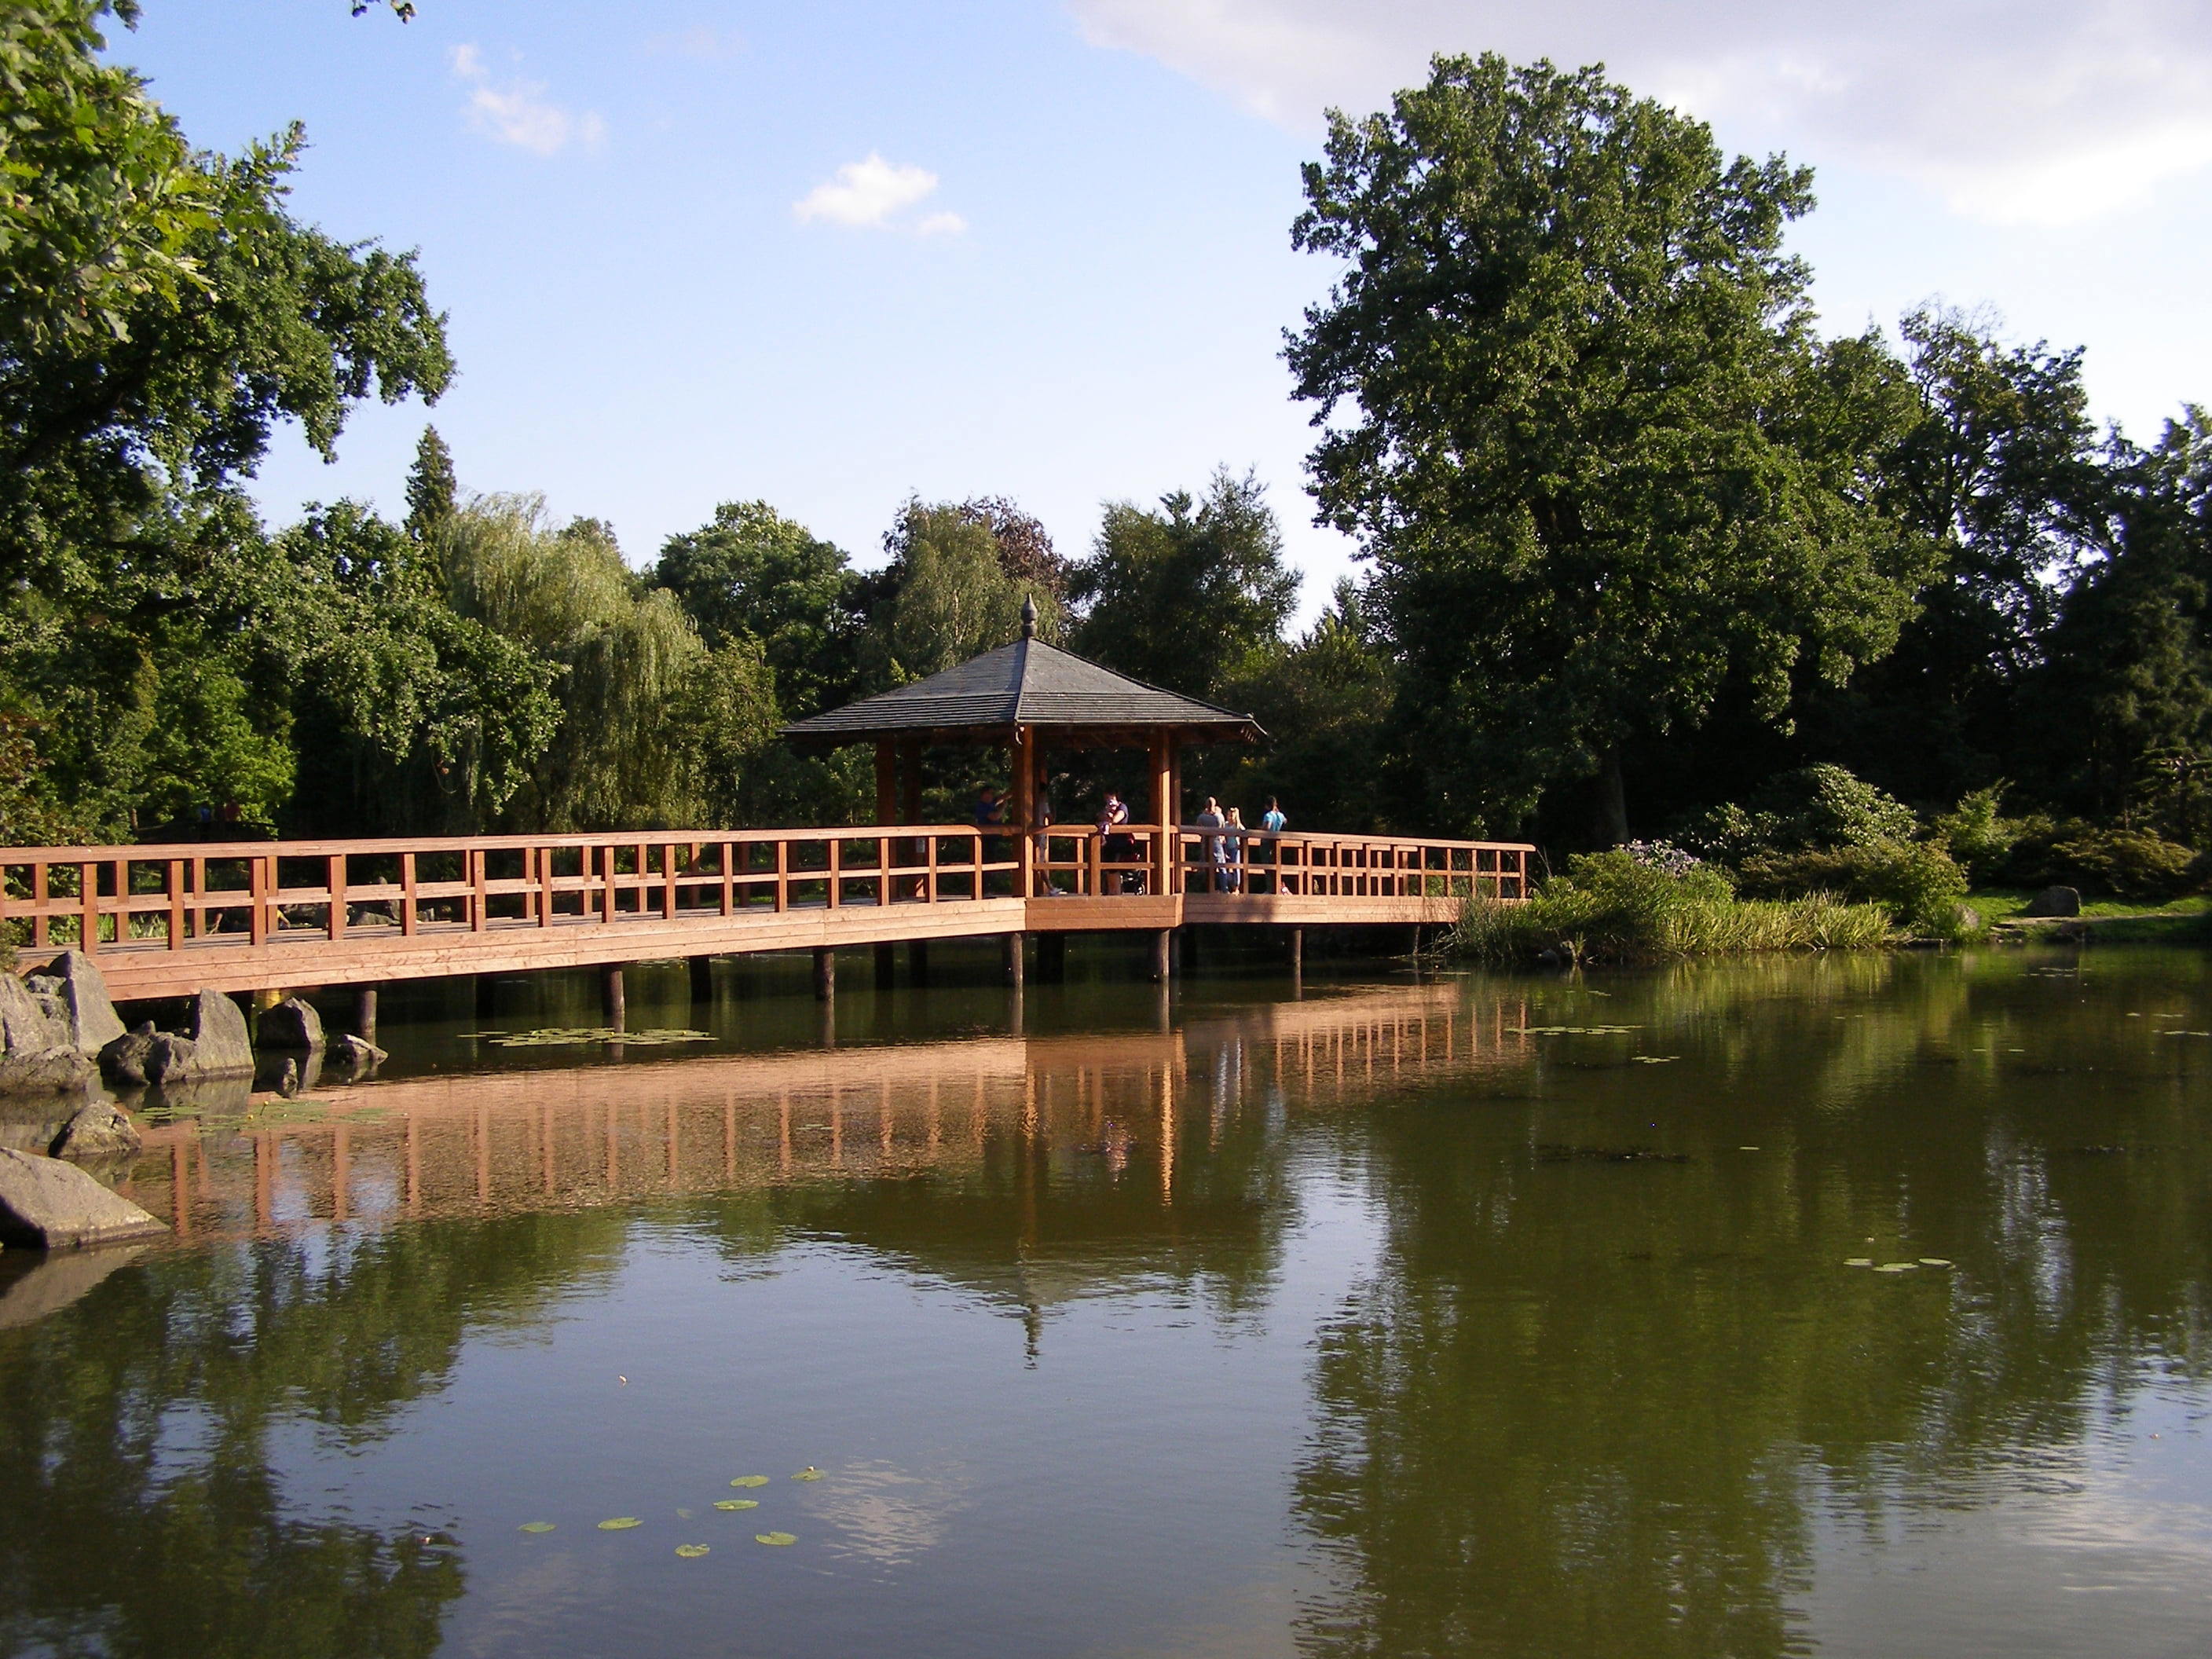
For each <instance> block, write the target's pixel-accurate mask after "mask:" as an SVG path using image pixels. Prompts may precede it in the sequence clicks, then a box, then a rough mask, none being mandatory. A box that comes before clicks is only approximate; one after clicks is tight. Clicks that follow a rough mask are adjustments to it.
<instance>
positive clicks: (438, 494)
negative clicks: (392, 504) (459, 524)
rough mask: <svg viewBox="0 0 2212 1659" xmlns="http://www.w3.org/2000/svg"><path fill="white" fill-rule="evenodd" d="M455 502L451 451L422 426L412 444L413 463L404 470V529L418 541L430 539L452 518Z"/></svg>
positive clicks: (434, 431)
mask: <svg viewBox="0 0 2212 1659" xmlns="http://www.w3.org/2000/svg"><path fill="white" fill-rule="evenodd" d="M458 505H459V485H458V484H457V483H455V481H454V478H453V451H452V450H450V449H448V448H447V447H446V441H445V440H444V439H443V438H441V437H440V436H439V435H438V428H436V427H435V426H426V427H424V428H422V438H421V439H420V440H419V441H417V442H416V446H415V465H413V466H412V467H410V468H409V469H408V472H407V533H408V534H409V535H410V536H411V537H413V538H415V539H416V541H418V542H434V541H435V540H436V539H437V538H439V537H440V536H441V535H442V534H443V533H444V532H445V530H446V527H447V526H448V525H450V524H451V523H452V522H453V512H454V509H455V507H457V506H458Z"/></svg>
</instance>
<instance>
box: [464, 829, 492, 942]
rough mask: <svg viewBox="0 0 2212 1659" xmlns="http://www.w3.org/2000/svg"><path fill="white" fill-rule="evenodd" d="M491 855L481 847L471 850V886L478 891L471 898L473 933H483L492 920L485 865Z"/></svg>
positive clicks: (471, 925)
mask: <svg viewBox="0 0 2212 1659" xmlns="http://www.w3.org/2000/svg"><path fill="white" fill-rule="evenodd" d="M488 859H489V854H487V853H486V852H485V850H484V849H483V848H481V847H471V848H469V858H468V866H469V884H470V885H471V887H473V888H475V889H476V891H475V892H473V893H471V895H470V896H469V910H470V918H469V920H470V927H471V931H472V932H475V933H482V932H483V930H484V928H485V927H486V925H487V924H488V923H489V921H490V920H491V915H490V912H491V905H490V895H489V894H488V893H486V892H485V891H484V865H485V863H486V861H487V860H488Z"/></svg>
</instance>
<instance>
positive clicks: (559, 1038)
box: [484, 1025, 714, 1048]
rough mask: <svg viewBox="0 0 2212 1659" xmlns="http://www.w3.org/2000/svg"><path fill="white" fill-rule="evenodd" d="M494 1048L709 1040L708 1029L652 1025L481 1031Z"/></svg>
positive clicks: (659, 1044)
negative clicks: (639, 1028) (631, 1028)
mask: <svg viewBox="0 0 2212 1659" xmlns="http://www.w3.org/2000/svg"><path fill="white" fill-rule="evenodd" d="M484 1035H485V1037H486V1039H487V1040H488V1041H489V1042H490V1043H491V1045H492V1046H493V1047H494V1048H588V1047H590V1046H592V1044H594V1043H602V1044H603V1043H611V1042H619V1043H622V1044H623V1046H625V1047H626V1048H666V1047H668V1046H670V1045H671V1044H673V1043H678V1042H713V1041H714V1033H713V1032H712V1031H693V1030H683V1029H679V1028H677V1027H672V1026H662V1025H655V1026H651V1027H648V1028H647V1029H646V1030H642V1031H617V1030H615V1029H614V1027H613V1026H611V1025H549V1026H545V1027H544V1028H542V1029H541V1030H534V1031H506V1032H501V1033H496V1034H494V1033H489V1032H487V1033H485V1034H484Z"/></svg>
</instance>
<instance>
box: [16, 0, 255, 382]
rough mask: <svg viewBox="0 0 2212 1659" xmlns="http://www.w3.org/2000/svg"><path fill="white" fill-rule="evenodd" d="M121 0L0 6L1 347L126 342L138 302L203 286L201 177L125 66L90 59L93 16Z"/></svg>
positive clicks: (96, 30)
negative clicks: (1, 114)
mask: <svg viewBox="0 0 2212 1659" xmlns="http://www.w3.org/2000/svg"><path fill="white" fill-rule="evenodd" d="M108 15H113V16H115V17H118V18H119V19H120V20H121V21H123V22H124V23H125V24H126V25H132V24H135V23H136V22H137V6H136V4H134V3H129V0H125V3H121V4H113V3H109V0H15V3H12V4H10V5H9V6H8V7H7V8H6V9H5V10H4V11H0V91H4V93H5V94H6V104H7V108H8V112H9V114H8V119H7V120H5V121H4V122H0V181H4V183H0V341H5V342H6V343H7V347H6V349H7V350H8V351H9V354H10V355H13V354H14V353H15V352H16V351H18V350H20V351H23V352H27V353H40V352H46V351H50V350H52V349H54V348H56V347H57V346H58V345H61V344H63V343H70V342H84V341H87V340H90V339H94V338H98V337H105V338H106V339H107V340H111V341H121V340H127V339H128V338H129V337H130V336H131V321H132V319H133V315H134V313H136V312H137V310H138V308H139V307H141V306H142V305H143V304H145V303H146V302H148V301H153V302H155V303H157V304H159V305H161V306H164V307H174V306H175V305H177V304H178V303H179V301H182V300H183V299H184V298H185V295H188V294H194V293H199V292H204V287H205V283H204V276H203V275H202V272H201V269H200V266H199V264H198V262H197V259H196V258H195V257H194V252H193V249H194V246H195V245H196V244H197V242H199V240H201V239H202V238H203V237H204V235H205V234H206V233H207V231H208V230H209V229H210V228H211V226H212V223H213V215H212V212H211V209H210V202H209V190H208V180H207V179H206V178H205V176H204V174H203V173H201V172H200V171H199V169H198V168H197V167H196V166H195V165H194V162H193V159H192V156H191V151H190V150H189V149H187V147H186V145H185V140H184V137H183V135H182V134H181V133H180V132H179V131H178V128H177V125H176V123H175V122H174V121H173V120H172V119H171V118H169V117H168V116H167V115H166V114H165V113H163V112H162V111H161V109H160V108H159V107H158V106H155V104H154V103H153V101H152V100H149V98H147V97H146V95H145V91H144V84H143V82H141V81H140V80H139V79H138V77H137V76H135V75H133V74H131V72H130V71H129V70H123V69H118V68H115V67H113V66H112V65H110V64H103V63H101V62H100V59H99V57H98V56H97V54H98V53H99V52H100V51H101V50H102V49H103V48H104V47H105V46H106V41H105V40H104V39H103V38H102V36H101V33H100V20H101V18H102V17H104V16H108Z"/></svg>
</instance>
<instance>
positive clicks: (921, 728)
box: [783, 599, 1267, 893]
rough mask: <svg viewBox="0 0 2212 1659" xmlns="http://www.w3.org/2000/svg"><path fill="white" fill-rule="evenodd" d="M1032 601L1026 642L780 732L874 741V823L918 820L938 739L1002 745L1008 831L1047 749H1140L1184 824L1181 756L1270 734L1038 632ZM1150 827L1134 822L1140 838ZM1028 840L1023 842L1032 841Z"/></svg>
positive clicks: (1027, 808) (1165, 881)
mask: <svg viewBox="0 0 2212 1659" xmlns="http://www.w3.org/2000/svg"><path fill="white" fill-rule="evenodd" d="M1036 620H1037V611H1036V601H1035V600H1034V599H1030V600H1029V601H1026V602H1025V603H1024V605H1023V606H1022V636H1021V638H1020V639H1018V640H1017V641H1014V642H1013V643H1012V645H1003V646H1000V647H999V648H998V649H997V650H995V651H987V652H985V653H983V654H982V655H981V656H980V657H977V658H975V659H973V660H971V661H969V662H964V663H962V664H961V665H959V666H957V668H948V669H946V670H945V671H944V672H943V673H941V674H933V675H931V676H930V677H929V678H927V679H925V680H917V681H915V683H914V684H912V685H902V686H900V687H899V688H898V689H897V690H895V691H886V692H884V693H882V694H881V695H880V696H873V697H864V698H862V699H861V700H860V702H854V703H848V704H846V705H845V707H843V708H832V709H829V710H828V711H827V712H826V713H823V714H817V715H815V716H813V717H812V718H811V719H810V720H797V721H794V722H793V723H792V724H791V725H789V726H785V727H784V728H783V735H784V736H785V737H787V738H791V739H792V740H793V741H794V742H797V743H800V744H810V745H813V746H817V747H825V748H826V747H840V746H842V745H844V744H852V743H864V742H866V741H868V740H870V739H873V740H874V742H875V745H876V819H877V822H878V823H885V824H895V823H918V822H920V820H921V751H922V750H923V749H924V748H925V747H927V746H928V745H930V744H982V745H988V746H992V747H1003V748H1005V750H1006V754H1007V773H1008V775H1009V777H1010V779H1011V780H1012V791H1011V793H1012V800H1011V802H1010V804H1009V811H1008V813H1007V826H1008V831H1009V833H1010V834H1019V833H1020V832H1021V831H1023V830H1024V829H1030V828H1033V827H1034V825H1035V819H1036V803H1037V797H1038V790H1039V787H1040V785H1041V783H1042V778H1043V764H1044V757H1045V755H1046V753H1047V752H1048V750H1069V749H1136V750H1143V751H1144V752H1145V753H1146V756H1147V757H1149V759H1150V763H1151V764H1150V767H1149V769H1148V775H1149V776H1150V778H1151V781H1152V799H1151V802H1150V803H1149V823H1150V824H1151V825H1152V826H1157V827H1158V828H1159V829H1162V830H1165V829H1171V828H1172V827H1173V826H1174V825H1176V823H1179V822H1180V821H1181V817H1182V812H1181V801H1182V750H1183V748H1184V746H1185V745H1187V744H1195V743H1252V742H1256V741H1258V740H1259V739H1260V738H1263V737H1265V736H1266V735H1267V734H1266V733H1265V732H1262V731H1261V728H1260V723H1259V722H1258V721H1257V720H1254V719H1253V718H1252V716H1250V715H1249V714H1238V713H1237V712H1236V711H1235V710H1234V709H1229V708H1222V707H1221V706H1219V705H1218V704H1217V703H1211V702H1201V701H1200V699H1198V698H1196V697H1186V696H1182V695H1181V694H1179V693H1177V692H1174V691H1163V690H1160V689H1159V688H1158V687H1157V686H1152V685H1146V684H1143V683H1142V682H1140V681H1137V680H1133V679H1130V678H1127V677H1126V676H1124V675H1121V674H1117V673H1115V671H1113V670H1112V669H1110V668H1103V667H1101V666H1100V665H1098V664H1097V663H1095V662H1091V661H1088V660H1086V659H1084V658H1082V657H1079V656H1077V655H1076V654H1075V653H1073V652H1071V651H1062V650H1060V648H1059V647H1056V646H1051V645H1047V644H1046V643H1045V642H1044V641H1042V640H1040V639H1039V638H1037V636H1036ZM1132 828H1133V829H1137V830H1139V832H1141V831H1142V830H1143V829H1145V828H1146V826H1145V825H1133V826H1132ZM1026 839H1027V837H1026V836H1024V840H1026ZM1172 842H1173V837H1172V836H1169V835H1167V834H1164V833H1162V834H1158V835H1154V836H1152V860H1153V863H1154V865H1155V866H1156V870H1155V879H1154V884H1153V889H1152V890H1153V891H1155V892H1159V893H1164V892H1166V891H1168V890H1169V887H1170V880H1171V873H1172V872H1171V870H1170V860H1172V858H1173V856H1174V848H1173V845H1172Z"/></svg>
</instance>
